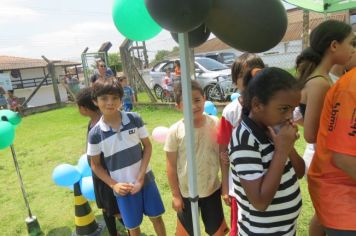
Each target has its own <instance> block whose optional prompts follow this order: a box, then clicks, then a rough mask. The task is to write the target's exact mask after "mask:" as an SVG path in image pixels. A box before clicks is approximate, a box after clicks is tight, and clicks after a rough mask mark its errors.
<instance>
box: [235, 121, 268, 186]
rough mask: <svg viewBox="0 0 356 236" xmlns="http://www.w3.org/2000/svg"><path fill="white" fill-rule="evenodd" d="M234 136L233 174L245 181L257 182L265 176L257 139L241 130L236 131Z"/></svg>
mask: <svg viewBox="0 0 356 236" xmlns="http://www.w3.org/2000/svg"><path fill="white" fill-rule="evenodd" d="M235 131H236V132H235ZM233 136H234V137H233V138H232V139H233V140H232V141H231V143H230V145H231V146H230V161H231V163H232V168H233V173H235V174H237V176H238V177H239V178H241V179H245V180H256V179H258V178H260V177H261V176H263V163H262V156H261V152H260V150H259V145H258V143H257V141H256V140H255V138H253V136H252V135H250V133H249V132H248V131H247V130H244V129H241V128H239V129H235V130H234V132H233Z"/></svg>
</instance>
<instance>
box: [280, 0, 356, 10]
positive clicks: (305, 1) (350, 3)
mask: <svg viewBox="0 0 356 236" xmlns="http://www.w3.org/2000/svg"><path fill="white" fill-rule="evenodd" d="M284 1H285V2H287V3H290V4H292V5H295V6H297V7H301V8H304V9H308V10H311V11H316V12H322V13H329V12H336V11H344V10H348V9H353V8H356V0H284Z"/></svg>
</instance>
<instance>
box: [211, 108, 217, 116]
mask: <svg viewBox="0 0 356 236" xmlns="http://www.w3.org/2000/svg"><path fill="white" fill-rule="evenodd" d="M211 115H212V116H217V115H218V109H217V108H216V107H214V109H213V112H212V113H211Z"/></svg>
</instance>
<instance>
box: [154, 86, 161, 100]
mask: <svg viewBox="0 0 356 236" xmlns="http://www.w3.org/2000/svg"><path fill="white" fill-rule="evenodd" d="M153 91H154V92H155V95H156V97H157V98H161V95H162V91H163V88H162V87H161V86H159V85H155V86H154V88H153Z"/></svg>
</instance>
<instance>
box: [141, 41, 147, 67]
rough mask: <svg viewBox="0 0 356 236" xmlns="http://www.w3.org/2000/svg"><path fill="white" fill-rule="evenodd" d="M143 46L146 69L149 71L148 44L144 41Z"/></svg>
mask: <svg viewBox="0 0 356 236" xmlns="http://www.w3.org/2000/svg"><path fill="white" fill-rule="evenodd" d="M142 45H143V57H144V59H145V65H144V68H145V69H147V68H148V55H147V48H146V42H145V41H142Z"/></svg>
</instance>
